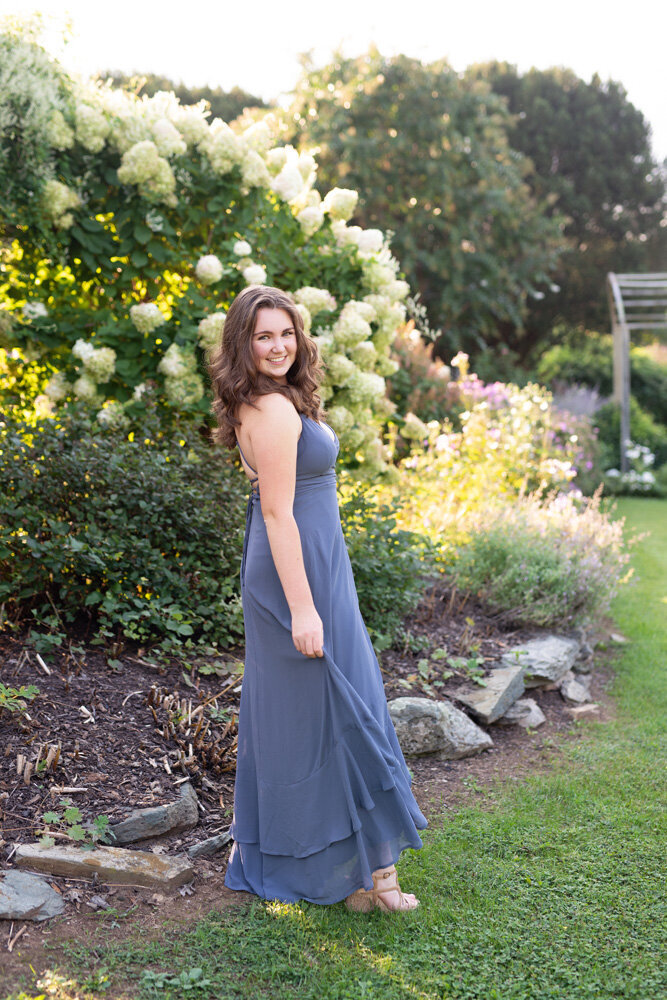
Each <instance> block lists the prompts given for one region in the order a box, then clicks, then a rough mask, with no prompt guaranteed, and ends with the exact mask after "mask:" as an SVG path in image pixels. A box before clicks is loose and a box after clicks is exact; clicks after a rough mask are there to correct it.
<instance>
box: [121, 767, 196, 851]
mask: <svg viewBox="0 0 667 1000" xmlns="http://www.w3.org/2000/svg"><path fill="white" fill-rule="evenodd" d="M198 822H199V810H198V808H197V794H196V792H195V790H194V788H193V787H192V785H191V784H190V782H189V781H187V782H185V783H184V784H183V785H181V795H180V798H179V799H177V800H176V802H170V803H169V804H168V805H166V806H149V807H148V808H147V809H135V811H134V812H133V813H130V815H129V816H128V817H127V819H124V820H123V821H122V822H121V823H116V825H115V826H112V827H110V828H109V832H110V833H111V835H112V836H113V838H114V842H115V843H116V844H134V843H135V842H136V841H137V840H146V839H147V838H148V837H161V836H162V835H163V834H165V833H172V834H174V833H180V832H181V831H182V830H189V829H190V827H193V826H196V825H197V823H198Z"/></svg>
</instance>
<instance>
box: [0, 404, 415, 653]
mask: <svg viewBox="0 0 667 1000" xmlns="http://www.w3.org/2000/svg"><path fill="white" fill-rule="evenodd" d="M154 432H155V428H147V430H146V433H145V435H137V436H134V437H133V439H132V440H129V439H128V438H127V437H123V436H122V435H120V434H117V433H112V432H110V431H104V430H101V429H100V428H99V426H98V425H95V424H92V425H91V423H90V422H89V421H86V420H84V419H82V418H81V417H74V418H72V419H70V420H69V421H66V422H65V421H59V420H45V421H42V422H40V423H39V424H38V425H37V426H36V427H34V426H29V425H27V424H25V423H22V422H20V421H18V420H15V421H11V420H9V419H7V420H6V421H5V423H4V424H0V605H3V604H4V613H5V616H6V617H7V618H9V619H10V620H13V621H15V622H17V623H25V622H27V621H31V622H32V623H33V625H34V626H35V627H36V629H37V630H38V634H41V636H42V639H41V641H42V643H44V642H48V641H49V639H50V641H51V642H52V644H58V643H60V642H61V641H62V637H63V636H64V634H65V632H66V630H68V629H70V628H71V626H72V625H73V624H74V623H76V624H77V625H79V626H80V625H82V624H83V625H86V626H87V627H88V632H89V634H93V635H94V636H97V637H98V638H99V639H104V638H126V639H133V640H137V641H140V642H147V643H157V642H162V644H163V646H164V648H169V647H173V646H174V645H175V644H177V643H179V642H182V641H184V640H185V641H188V640H189V639H190V638H191V641H193V642H197V641H205V642H206V643H209V644H210V643H223V644H225V643H229V642H232V641H237V640H238V639H240V638H241V637H242V631H243V630H242V616H241V606H240V595H239V567H240V560H241V550H242V541H243V528H244V505H245V500H246V496H247V491H248V485H247V482H246V479H245V477H244V476H243V474H242V473H240V472H239V471H238V470H237V469H235V468H234V467H233V465H232V464H231V463H230V462H229V461H228V460H227V459H226V458H225V455H224V453H223V452H221V451H219V450H217V449H213V448H211V446H210V445H209V444H208V442H207V441H205V440H203V439H202V438H200V437H198V436H197V435H193V434H192V433H191V432H187V433H185V432H184V434H183V435H181V436H179V435H175V436H173V437H162V438H157V437H151V434H152V433H154ZM395 510H396V508H395V507H394V506H384V505H379V504H378V503H377V502H376V501H375V500H374V499H373V498H372V495H371V493H370V492H369V491H368V489H367V488H366V490H364V489H363V488H362V487H359V488H356V489H355V491H354V492H353V493H352V494H351V496H350V497H349V498H348V499H347V500H345V501H344V502H343V504H342V517H343V525H344V529H345V533H346V539H347V543H348V548H349V552H350V558H351V561H352V566H353V570H354V573H355V579H356V582H357V587H358V592H359V602H360V606H361V610H362V614H363V615H364V618H365V620H366V622H367V624H368V627H369V630H370V632H371V634H372V635H373V637H374V641H375V642H376V644H377V645H378V646H382V645H388V644H389V643H390V642H391V640H392V639H393V638H394V637H395V636H396V634H397V633H398V631H400V624H401V621H402V618H403V616H404V615H405V614H406V613H407V612H408V611H410V610H411V608H413V607H414V606H415V605H416V603H417V602H418V600H419V596H420V594H421V592H422V589H423V588H422V585H421V583H420V580H421V578H423V577H424V575H425V573H426V572H427V571H428V569H429V567H430V563H429V556H428V552H427V548H426V546H427V543H426V542H425V541H424V539H422V538H421V537H420V536H418V535H414V534H413V533H411V532H408V531H399V530H396V521H395V517H394V514H395ZM37 641H40V640H37Z"/></svg>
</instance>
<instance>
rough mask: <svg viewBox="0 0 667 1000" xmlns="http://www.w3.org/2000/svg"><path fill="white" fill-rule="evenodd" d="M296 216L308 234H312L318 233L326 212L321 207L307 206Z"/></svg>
mask: <svg viewBox="0 0 667 1000" xmlns="http://www.w3.org/2000/svg"><path fill="white" fill-rule="evenodd" d="M296 217H297V219H298V220H299V224H300V226H301V228H302V229H303V231H304V233H305V234H306V236H312V235H313V233H316V232H317V231H318V229H320V228H321V226H322V223H323V222H324V212H323V211H322V209H321V208H319V207H310V206H306V208H302V209H301V211H300V212H298V213H297V216H296Z"/></svg>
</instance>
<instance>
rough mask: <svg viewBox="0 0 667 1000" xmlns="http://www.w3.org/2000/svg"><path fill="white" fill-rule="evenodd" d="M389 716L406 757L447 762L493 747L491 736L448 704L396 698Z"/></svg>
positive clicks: (424, 699) (428, 699)
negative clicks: (430, 756)
mask: <svg viewBox="0 0 667 1000" xmlns="http://www.w3.org/2000/svg"><path fill="white" fill-rule="evenodd" d="M389 714H390V716H391V720H392V722H393V723H394V727H395V729H396V735H397V736H398V742H399V743H400V744H401V749H402V750H403V753H404V754H406V756H412V757H420V756H422V755H424V754H430V753H433V754H438V756H439V757H441V758H443V759H445V760H458V759H459V758H461V757H470V756H472V755H473V754H476V753H479V752H480V751H481V750H486V749H488V747H491V746H493V740H492V739H491V737H490V736H489V734H488V733H485V732H484V730H483V729H480V728H479V726H477V725H475V723H474V722H473V721H472V719H469V718H468V716H467V715H466V714H465V712H462V711H461V710H460V709H458V708H455V706H454V705H452V704H451V702H448V701H434V700H433V699H431V698H394V699H393V700H392V701H390V702H389Z"/></svg>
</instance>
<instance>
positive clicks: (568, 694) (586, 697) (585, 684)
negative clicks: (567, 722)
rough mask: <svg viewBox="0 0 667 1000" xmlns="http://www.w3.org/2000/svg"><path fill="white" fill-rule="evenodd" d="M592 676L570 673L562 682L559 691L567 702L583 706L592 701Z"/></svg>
mask: <svg viewBox="0 0 667 1000" xmlns="http://www.w3.org/2000/svg"><path fill="white" fill-rule="evenodd" d="M589 685H590V676H589V675H588V674H577V675H576V676H575V675H574V674H573V673H572V671H568V673H567V674H565V677H564V678H563V680H562V681H561V685H560V687H559V689H558V690H559V691H560V693H561V696H562V697H563V698H564V699H565V701H568V702H570V703H571V704H574V705H583V704H585V703H586V702H588V701H591V692H590V686H589Z"/></svg>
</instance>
